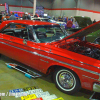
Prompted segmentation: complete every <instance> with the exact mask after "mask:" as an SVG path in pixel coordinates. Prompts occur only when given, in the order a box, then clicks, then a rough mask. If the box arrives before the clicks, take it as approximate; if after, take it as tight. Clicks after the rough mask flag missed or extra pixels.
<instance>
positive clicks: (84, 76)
mask: <svg viewBox="0 0 100 100" xmlns="http://www.w3.org/2000/svg"><path fill="white" fill-rule="evenodd" d="M82 76H84V77H87V78H90V79H93V80H97V81H98V79H95V78H92V77H89V76H86V75H82Z"/></svg>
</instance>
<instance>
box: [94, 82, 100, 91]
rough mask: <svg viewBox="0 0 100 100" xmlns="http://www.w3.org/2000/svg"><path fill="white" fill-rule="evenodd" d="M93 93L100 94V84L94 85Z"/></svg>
mask: <svg viewBox="0 0 100 100" xmlns="http://www.w3.org/2000/svg"><path fill="white" fill-rule="evenodd" d="M93 91H94V92H100V84H98V83H94V84H93Z"/></svg>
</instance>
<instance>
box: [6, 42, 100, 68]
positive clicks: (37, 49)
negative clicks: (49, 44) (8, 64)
mask: <svg viewBox="0 0 100 100" xmlns="http://www.w3.org/2000/svg"><path fill="white" fill-rule="evenodd" d="M5 41H7V40H5ZM4 44H5V43H4ZM16 44H19V43H16ZM6 45H8V44H6ZM20 45H22V44H20ZM9 46H12V45H9ZM24 46H25V47H29V46H27V45H24ZM13 47H15V46H13ZM15 48H16V47H15ZM29 48H32V49H35V50H40V49H37V48H35V47H29ZM19 49H20V48H19ZM40 51H43V50H40ZM43 52H47V53H50V54H53V55H56V56H59V57H63V56H61V55H57V54H54V53H51V52H50V51H43ZM63 58H66V59H69V60H73V61H76V62H79V63H81V64H85V65H88V66H92V67H95V68H98V69H100V68H99V67H97V66H93V65H90V64H87V63H84V62H82V61H77V60H74V59H71V58H67V57H63Z"/></svg>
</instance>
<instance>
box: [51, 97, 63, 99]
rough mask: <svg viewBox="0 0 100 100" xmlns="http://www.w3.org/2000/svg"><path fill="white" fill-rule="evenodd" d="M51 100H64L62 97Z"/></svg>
mask: <svg viewBox="0 0 100 100" xmlns="http://www.w3.org/2000/svg"><path fill="white" fill-rule="evenodd" d="M53 100H64V99H63V98H62V97H60V98H57V99H53Z"/></svg>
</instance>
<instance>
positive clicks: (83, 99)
mask: <svg viewBox="0 0 100 100" xmlns="http://www.w3.org/2000/svg"><path fill="white" fill-rule="evenodd" d="M5 63H16V64H20V65H22V66H25V65H23V64H21V63H19V62H16V61H14V60H12V59H10V58H8V57H6V56H4V55H2V56H1V57H0V76H1V77H0V93H5V94H6V95H5V96H1V100H21V98H15V97H14V96H9V90H13V89H18V88H25V87H30V86H36V87H37V88H41V89H42V90H43V91H48V92H49V93H50V94H55V95H56V96H57V97H58V98H59V97H63V98H64V100H88V99H89V98H90V96H91V95H92V94H93V92H91V91H88V90H85V89H81V90H80V91H79V92H78V93H76V94H74V95H67V94H64V93H62V92H61V91H59V90H58V89H57V88H56V87H55V84H54V83H53V81H52V80H51V77H50V76H43V77H41V78H37V79H33V78H32V79H29V78H27V77H25V75H24V74H23V73H21V72H19V71H17V70H14V69H9V68H8V67H7V65H6V64H5Z"/></svg>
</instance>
